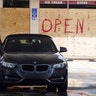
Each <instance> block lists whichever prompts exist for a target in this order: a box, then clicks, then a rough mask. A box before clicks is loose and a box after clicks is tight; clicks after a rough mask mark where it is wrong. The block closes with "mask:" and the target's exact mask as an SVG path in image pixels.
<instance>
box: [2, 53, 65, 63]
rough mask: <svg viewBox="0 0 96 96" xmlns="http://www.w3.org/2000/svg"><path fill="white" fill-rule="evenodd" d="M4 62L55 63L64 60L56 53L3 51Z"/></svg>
mask: <svg viewBox="0 0 96 96" xmlns="http://www.w3.org/2000/svg"><path fill="white" fill-rule="evenodd" d="M3 58H4V61H5V62H10V63H17V64H57V63H61V62H63V61H64V58H63V57H62V55H61V54H60V53H59V52H57V53H5V54H4V55H3Z"/></svg>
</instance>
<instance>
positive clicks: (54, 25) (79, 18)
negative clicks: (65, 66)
mask: <svg viewBox="0 0 96 96" xmlns="http://www.w3.org/2000/svg"><path fill="white" fill-rule="evenodd" d="M40 13H41V15H40V25H41V26H40V33H41V34H47V35H50V36H52V37H54V40H55V43H56V44H57V46H66V47H67V48H68V52H67V54H66V55H67V56H68V57H71V58H90V57H91V58H96V32H95V30H96V18H95V17H96V14H95V13H96V10H95V9H90V10H89V9H84V10H80V9H78V10H76V9H58V10H57V9H41V10H40Z"/></svg>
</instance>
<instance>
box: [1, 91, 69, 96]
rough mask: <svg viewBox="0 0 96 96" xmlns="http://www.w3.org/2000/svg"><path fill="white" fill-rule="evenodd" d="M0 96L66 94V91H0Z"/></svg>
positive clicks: (51, 95) (54, 95)
mask: <svg viewBox="0 0 96 96" xmlns="http://www.w3.org/2000/svg"><path fill="white" fill-rule="evenodd" d="M0 96H68V95H67V92H62V93H56V92H36V91H35V92H26V91H21V92H8V91H6V92H0Z"/></svg>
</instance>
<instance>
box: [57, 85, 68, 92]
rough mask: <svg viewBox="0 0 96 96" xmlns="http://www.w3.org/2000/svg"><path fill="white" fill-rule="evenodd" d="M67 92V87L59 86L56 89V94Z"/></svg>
mask: <svg viewBox="0 0 96 96" xmlns="http://www.w3.org/2000/svg"><path fill="white" fill-rule="evenodd" d="M66 91H67V86H62V85H61V86H59V87H58V92H66Z"/></svg>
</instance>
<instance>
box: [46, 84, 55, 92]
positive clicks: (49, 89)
mask: <svg viewBox="0 0 96 96" xmlns="http://www.w3.org/2000/svg"><path fill="white" fill-rule="evenodd" d="M47 91H49V92H56V86H54V85H48V87H47Z"/></svg>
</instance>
